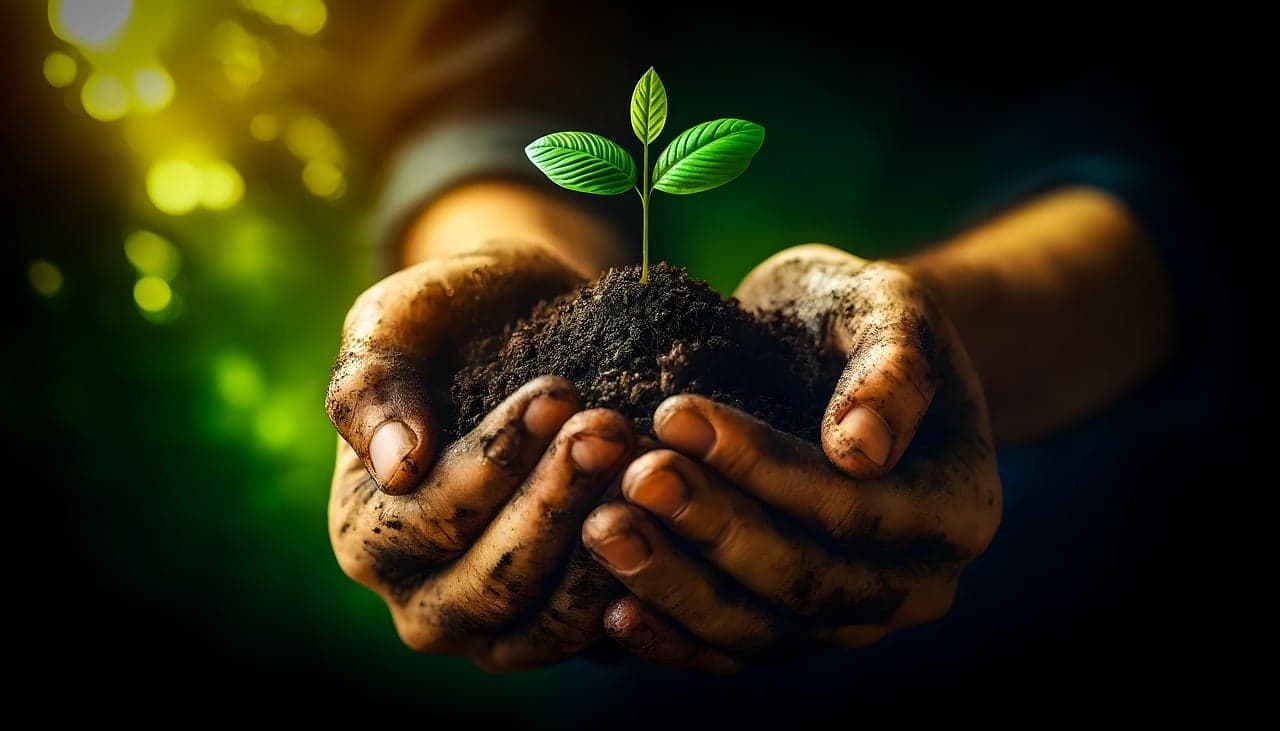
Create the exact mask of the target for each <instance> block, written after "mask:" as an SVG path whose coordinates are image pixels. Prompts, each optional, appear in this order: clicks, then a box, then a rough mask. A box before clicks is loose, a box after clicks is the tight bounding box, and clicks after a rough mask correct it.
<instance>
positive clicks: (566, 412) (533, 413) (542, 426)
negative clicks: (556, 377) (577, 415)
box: [524, 393, 573, 439]
mask: <svg viewBox="0 0 1280 731" xmlns="http://www.w3.org/2000/svg"><path fill="white" fill-rule="evenodd" d="M570 416H573V404H570V403H566V402H564V401H561V400H560V399H558V398H556V397H554V396H552V395H551V394H549V393H546V394H543V395H541V396H539V397H537V398H535V399H534V400H533V401H530V402H529V405H528V406H526V407H525V409H524V428H525V430H526V431H528V432H529V433H530V434H532V435H533V436H535V437H539V438H542V439H545V438H547V437H550V436H551V435H552V434H555V433H556V431H558V430H559V429H560V426H561V425H562V424H564V423H565V421H567V420H568V419H569V417H570Z"/></svg>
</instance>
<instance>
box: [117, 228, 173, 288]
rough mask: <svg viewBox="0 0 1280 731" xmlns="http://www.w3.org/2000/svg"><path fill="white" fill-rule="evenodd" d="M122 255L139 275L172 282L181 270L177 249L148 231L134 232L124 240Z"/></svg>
mask: <svg viewBox="0 0 1280 731" xmlns="http://www.w3.org/2000/svg"><path fill="white" fill-rule="evenodd" d="M124 255H125V258H126V259H128V260H129V263H130V264H132V265H133V266H134V268H135V269H137V270H138V273H139V274H142V275H144V276H149V277H160V278H161V279H163V280H165V281H173V278H174V277H175V276H177V274H178V270H179V269H181V268H182V253H181V252H179V251H178V247H176V246H174V245H173V244H171V243H169V242H168V241H167V240H165V239H164V238H163V237H161V236H158V235H156V234H153V233H151V232H150V231H134V232H133V233H131V234H129V235H128V236H126V237H125V239H124Z"/></svg>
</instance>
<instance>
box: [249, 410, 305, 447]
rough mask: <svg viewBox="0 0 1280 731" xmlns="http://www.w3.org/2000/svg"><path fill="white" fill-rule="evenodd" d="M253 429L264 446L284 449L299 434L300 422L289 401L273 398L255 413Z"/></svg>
mask: <svg viewBox="0 0 1280 731" xmlns="http://www.w3.org/2000/svg"><path fill="white" fill-rule="evenodd" d="M253 431H254V434H255V435H256V436H257V437H258V441H259V442H261V443H262V446H264V447H266V448H268V449H272V450H276V449H284V448H285V447H288V446H289V445H290V444H291V443H292V442H293V440H294V437H296V436H297V434H298V422H297V419H296V416H295V414H294V412H293V410H292V409H290V408H289V404H288V403H286V402H282V401H279V400H273V401H271V402H269V403H266V404H264V405H263V406H262V408H260V409H258V412H257V413H256V414H254V417H253Z"/></svg>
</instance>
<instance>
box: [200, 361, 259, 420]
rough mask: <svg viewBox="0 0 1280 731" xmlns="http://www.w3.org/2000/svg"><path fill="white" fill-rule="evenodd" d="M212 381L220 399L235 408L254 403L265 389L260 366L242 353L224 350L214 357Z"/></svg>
mask: <svg viewBox="0 0 1280 731" xmlns="http://www.w3.org/2000/svg"><path fill="white" fill-rule="evenodd" d="M213 382H214V386H215V387H216V388H217V390H218V395H219V396H221V397H222V400H223V401H226V402H227V403H228V404H230V405H231V406H235V407H237V408H248V407H250V406H254V405H256V404H257V403H258V402H260V401H261V400H262V395H263V393H264V392H265V391H266V384H265V379H264V378H263V376H262V368H261V367H259V366H258V363H257V361H255V360H254V359H252V358H250V357H249V356H247V355H245V354H243V353H236V352H225V353H221V354H219V355H218V356H217V357H216V358H214V361H213Z"/></svg>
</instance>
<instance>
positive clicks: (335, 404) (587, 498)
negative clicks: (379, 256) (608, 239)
mask: <svg viewBox="0 0 1280 731" xmlns="http://www.w3.org/2000/svg"><path fill="white" fill-rule="evenodd" d="M577 281H578V277H577V275H575V274H574V273H573V272H571V271H570V270H569V269H567V268H566V267H565V266H564V265H563V264H561V263H560V262H559V261H558V260H557V259H556V258H555V257H553V256H551V255H549V254H548V253H546V252H545V250H543V249H541V248H539V247H537V246H531V245H527V244H520V243H515V242H497V243H490V244H486V245H484V246H482V247H480V248H478V249H475V250H471V251H469V252H467V253H464V254H459V255H456V256H451V257H448V258H444V259H432V260H428V261H425V262H423V263H421V264H418V265H416V266H413V267H410V268H408V269H405V270H403V271H401V272H399V273H397V274H395V275H392V276H391V277H388V278H387V279H384V280H383V281H381V282H379V283H378V284H376V285H375V286H374V287H372V288H371V289H369V290H368V291H367V292H365V293H364V294H363V295H361V297H360V298H359V299H358V300H357V301H356V304H355V306H354V307H352V309H351V312H350V314H349V315H348V316H347V320H346V324H345V327H344V334H343V342H342V347H341V351H340V354H339V357H338V361H337V364H336V365H335V367H334V371H333V377H332V381H331V383H330V386H329V394H328V399H327V402H326V403H327V407H328V412H329V416H330V418H331V419H332V421H333V423H334V425H335V426H336V427H337V429H338V432H339V434H340V435H341V436H342V440H340V441H339V448H338V460H337V465H336V469H335V473H334V478H333V485H332V491H331V494H330V501H329V534H330V539H331V540H332V543H333V548H334V552H335V553H336V555H337V558H338V562H339V564H340V565H341V567H342V569H343V571H345V572H346V573H347V574H348V575H349V576H351V577H352V578H353V579H355V580H356V581H358V582H360V583H361V584H364V585H365V586H368V587H370V588H371V589H373V590H374V591H376V592H377V593H378V594H379V595H380V596H382V598H383V599H384V600H385V601H386V602H387V604H388V606H389V607H390V609H391V615H392V618H393V620H394V621H395V625H396V629H397V630H398V632H399V633H400V636H401V638H402V639H403V640H404V641H405V642H406V643H407V644H408V645H410V646H411V647H413V648H414V649H417V650H419V651H422V652H430V653H437V654H456V655H464V656H467V657H470V658H472V659H473V660H474V661H475V662H476V663H477V664H479V665H481V666H482V667H485V668H489V669H493V670H514V669H521V668H527V667H536V666H539V665H543V664H547V663H550V662H556V661H559V660H562V659H564V658H566V657H569V656H571V655H575V654H577V653H579V652H581V651H582V650H583V649H584V648H586V647H587V646H588V645H590V643H591V642H592V641H594V640H595V639H596V638H598V637H599V636H600V635H601V632H602V629H601V616H602V614H603V610H604V606H603V605H604V599H594V600H585V599H583V597H600V596H601V595H602V594H603V593H604V592H603V587H604V586H605V585H606V584H608V583H609V582H611V579H610V578H609V577H608V575H607V574H606V573H604V572H603V571H602V570H601V569H600V568H599V567H598V566H597V565H595V564H594V563H593V562H592V561H591V560H590V559H589V558H587V557H586V556H585V555H584V554H582V552H581V549H580V548H578V549H575V548H574V544H576V542H577V531H576V527H577V526H578V525H580V521H581V518H582V516H583V515H584V514H585V512H586V511H587V509H588V508H589V507H590V506H591V505H592V504H594V503H595V501H596V499H597V498H598V495H599V493H600V492H601V491H602V490H603V489H604V487H605V486H606V485H608V484H609V482H610V481H611V480H612V479H614V477H615V475H616V473H617V471H618V470H619V469H620V467H621V466H622V465H623V464H624V463H625V460H626V458H627V457H628V456H630V454H631V453H632V451H633V448H634V441H635V440H634V437H633V435H632V432H631V427H630V425H629V423H628V422H627V420H626V419H624V418H623V417H622V416H620V415H618V414H616V413H614V412H611V411H606V410H603V409H596V410H592V411H579V410H580V409H581V402H580V399H579V396H578V394H577V392H576V391H575V389H574V387H573V386H572V384H570V383H568V382H567V381H565V380H563V379H558V378H553V377H543V378H538V379H535V380H534V381H532V382H530V383H529V384H527V385H526V386H524V387H523V388H521V389H520V390H518V391H517V392H516V393H514V394H513V395H512V396H511V397H510V398H508V399H507V400H506V401H505V402H503V403H502V404H501V405H500V406H499V407H498V408H497V409H495V410H494V411H493V412H491V413H490V414H488V415H487V416H486V417H485V419H484V420H483V421H482V422H481V423H480V425H479V426H477V427H476V428H475V429H474V430H473V431H472V432H471V433H469V434H467V435H465V436H463V437H462V438H460V439H458V440H457V441H455V442H454V443H452V444H450V445H447V446H445V447H444V448H443V450H441V452H440V455H439V457H438V458H436V459H435V460H434V462H433V456H434V454H435V452H436V449H437V446H438V445H437V442H438V440H439V436H438V435H439V431H438V430H437V427H436V425H435V424H434V423H433V421H432V417H431V405H430V404H429V403H427V397H426V392H425V388H424V384H425V383H426V382H427V381H428V379H429V378H431V377H432V375H433V374H431V373H429V372H427V371H428V370H429V369H430V368H431V364H432V362H433V360H434V359H436V358H437V356H440V357H443V356H444V355H445V354H447V353H448V352H449V349H451V348H453V347H455V345H456V344H457V343H458V342H460V341H461V339H462V338H465V337H466V336H467V334H468V333H474V332H475V331H476V329H477V328H484V327H490V326H493V325H494V324H496V323H500V322H502V321H503V320H504V319H510V318H513V317H515V316H517V314H519V313H520V312H522V311H524V310H527V309H528V308H529V307H530V306H531V305H532V304H533V303H534V302H536V301H538V300H539V299H542V298H544V297H546V296H548V295H550V294H554V293H555V292H558V291H562V290H564V289H567V288H568V287H570V286H572V285H573V284H574V283H576V282H577ZM575 551H576V554H573V552H575ZM571 554H573V555H571ZM566 561H567V563H568V566H567V568H566Z"/></svg>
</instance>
